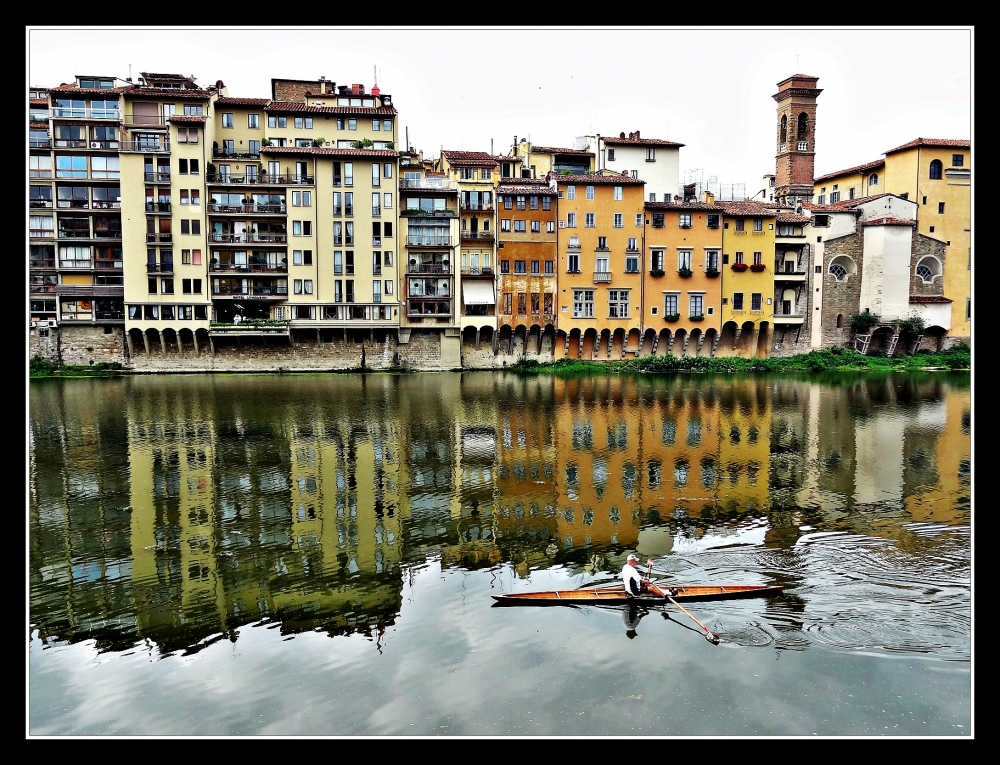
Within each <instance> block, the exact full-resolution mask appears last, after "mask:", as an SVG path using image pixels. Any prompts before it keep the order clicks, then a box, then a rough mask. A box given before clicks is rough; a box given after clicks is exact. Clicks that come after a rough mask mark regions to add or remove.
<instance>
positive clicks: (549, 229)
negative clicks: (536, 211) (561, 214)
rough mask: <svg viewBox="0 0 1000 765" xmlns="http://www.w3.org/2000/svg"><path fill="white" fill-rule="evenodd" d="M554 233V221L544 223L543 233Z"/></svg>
mask: <svg viewBox="0 0 1000 765" xmlns="http://www.w3.org/2000/svg"><path fill="white" fill-rule="evenodd" d="M555 232H556V222H555V221H554V220H549V221H545V233H546V234H554V233H555Z"/></svg>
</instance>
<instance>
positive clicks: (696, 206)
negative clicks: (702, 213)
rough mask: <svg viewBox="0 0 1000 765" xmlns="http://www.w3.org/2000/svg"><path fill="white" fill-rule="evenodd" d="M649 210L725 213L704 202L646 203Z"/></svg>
mask: <svg viewBox="0 0 1000 765" xmlns="http://www.w3.org/2000/svg"><path fill="white" fill-rule="evenodd" d="M646 209H647V210H708V211H709V212H716V213H720V214H721V213H723V212H725V211H724V210H722V209H721V208H720V207H719V206H718V205H710V204H705V203H704V202H646Z"/></svg>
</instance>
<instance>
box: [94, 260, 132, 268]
mask: <svg viewBox="0 0 1000 765" xmlns="http://www.w3.org/2000/svg"><path fill="white" fill-rule="evenodd" d="M124 266H125V262H124V261H122V260H108V259H105V258H98V259H97V262H95V263H94V268H113V269H117V270H119V271H120V270H121V269H122V268H124Z"/></svg>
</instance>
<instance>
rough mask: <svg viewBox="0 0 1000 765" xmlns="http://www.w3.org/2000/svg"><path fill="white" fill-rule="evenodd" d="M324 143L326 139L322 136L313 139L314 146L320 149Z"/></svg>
mask: <svg viewBox="0 0 1000 765" xmlns="http://www.w3.org/2000/svg"><path fill="white" fill-rule="evenodd" d="M324 143H326V139H325V138H323V137H322V136H321V137H319V138H317V139H316V140H315V141H313V146H315V147H316V148H317V149H318V148H320V147H322V146H323V144H324Z"/></svg>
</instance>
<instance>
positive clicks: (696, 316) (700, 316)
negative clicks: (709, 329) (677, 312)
mask: <svg viewBox="0 0 1000 765" xmlns="http://www.w3.org/2000/svg"><path fill="white" fill-rule="evenodd" d="M704 318H705V314H703V313H696V314H693V315H691V316H688V321H701V320H702V319H704Z"/></svg>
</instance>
